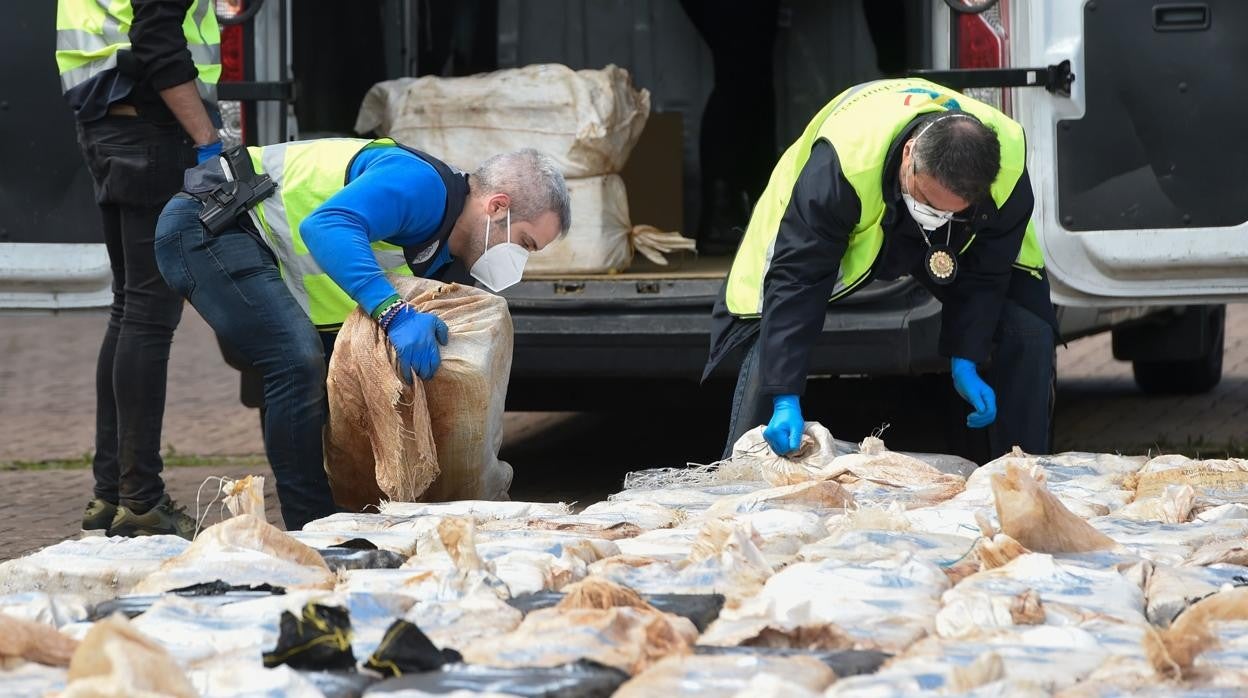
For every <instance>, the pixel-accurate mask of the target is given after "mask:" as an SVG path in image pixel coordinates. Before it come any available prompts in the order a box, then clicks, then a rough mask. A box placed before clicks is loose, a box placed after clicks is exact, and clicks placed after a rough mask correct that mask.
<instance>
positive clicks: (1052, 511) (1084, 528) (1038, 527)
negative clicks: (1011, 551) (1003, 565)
mask: <svg viewBox="0 0 1248 698" xmlns="http://www.w3.org/2000/svg"><path fill="white" fill-rule="evenodd" d="M992 494H993V498H994V499H995V500H996V509H997V518H998V519H999V520H1000V522H1001V532H1002V533H1004V534H1006V535H1008V536H1010V537H1011V538H1013V539H1014V540H1016V541H1018V542H1019V543H1021V544H1022V545H1023V547H1025V548H1027V549H1028V550H1034V551H1036V552H1044V553H1080V552H1088V551H1093V550H1108V549H1110V548H1113V547H1115V543H1114V541H1113V540H1111V539H1110V538H1109V537H1107V536H1105V535H1104V534H1102V533H1101V532H1100V531H1097V530H1096V529H1095V528H1093V527H1092V526H1091V525H1089V524H1088V522H1087V521H1085V520H1084V519H1083V518H1081V517H1079V516H1077V515H1076V514H1074V513H1072V512H1071V511H1070V510H1069V509H1067V508H1066V507H1065V506H1064V505H1063V504H1062V503H1061V500H1059V499H1058V498H1057V497H1055V496H1054V495H1053V494H1052V493H1051V492H1049V490H1048V489H1047V488H1046V487H1045V486H1044V484H1043V483H1042V482H1041V481H1040V480H1037V479H1036V478H1035V477H1033V476H1032V475H1031V474H1030V473H1028V472H1027V471H1025V470H1023V469H1022V468H1021V467H1019V466H1017V465H1014V464H1010V465H1008V466H1006V469H1005V472H1004V473H1002V474H1000V475H994V476H992Z"/></svg>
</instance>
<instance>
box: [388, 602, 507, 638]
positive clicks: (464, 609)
mask: <svg viewBox="0 0 1248 698" xmlns="http://www.w3.org/2000/svg"><path fill="white" fill-rule="evenodd" d="M404 618H405V619H406V620H408V621H409V622H411V623H414V624H415V625H416V626H417V627H419V628H420V629H421V630H422V631H424V633H425V635H426V636H428V637H429V640H430V641H432V642H433V644H435V645H437V646H438V647H451V648H455V649H459V648H462V647H467V646H468V645H470V644H472V643H474V642H476V641H478V640H481V639H485V638H488V637H496V636H498V635H502V634H503V633H508V632H511V631H512V630H515V629H516V627H517V626H519V625H520V621H521V620H523V618H524V614H523V613H521V612H520V611H519V610H518V609H516V608H513V607H512V606H510V605H508V604H507V603H506V602H505V601H503V600H502V599H500V598H498V596H497V595H496V594H493V593H488V592H486V593H471V594H468V595H466V596H464V597H462V598H459V599H454V600H450V601H419V602H417V603H415V604H413V605H412V607H411V608H410V609H409V610H408V611H407V613H406V615H404Z"/></svg>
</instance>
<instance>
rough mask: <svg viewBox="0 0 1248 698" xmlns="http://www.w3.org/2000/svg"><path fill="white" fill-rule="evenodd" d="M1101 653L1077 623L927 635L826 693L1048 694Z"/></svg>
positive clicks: (842, 697) (839, 696)
mask: <svg viewBox="0 0 1248 698" xmlns="http://www.w3.org/2000/svg"><path fill="white" fill-rule="evenodd" d="M1105 656H1106V653H1105V651H1104V649H1103V648H1102V647H1101V644H1100V641H1099V640H1098V638H1096V637H1095V636H1093V635H1092V634H1091V633H1089V632H1087V631H1085V630H1083V629H1080V628H1076V627H1067V628H1055V627H1043V626H1042V627H1036V628H1028V629H1023V630H1021V631H1019V632H996V633H985V634H984V635H983V636H981V637H979V638H976V639H974V640H970V641H965V642H949V641H942V640H939V639H937V638H929V639H927V640H923V641H920V642H919V643H917V644H916V645H914V646H913V647H911V648H910V649H909V650H907V651H906V653H905V654H904V655H902V656H899V657H897V658H895V659H894V660H893V661H891V662H889V663H888V664H887V665H885V667H884V668H882V669H881V670H880V671H879V672H877V673H876V674H874V675H872V676H858V677H852V678H849V679H845V680H843V681H839V682H837V683H836V684H834V685H833V686H832V689H831V690H829V691H828V693H827V694H826V695H827V696H830V697H835V698H847V697H850V696H898V697H900V696H909V695H918V694H923V693H931V694H933V695H942V694H943V695H959V696H968V695H975V696H990V695H991V696H1002V697H1003V698H1004V697H1005V696H1028V695H1051V694H1052V691H1054V690H1059V689H1062V688H1065V687H1067V686H1070V685H1073V684H1074V683H1075V682H1077V681H1079V680H1080V679H1081V678H1083V677H1085V676H1087V675H1088V674H1090V673H1091V672H1092V671H1093V670H1095V669H1096V667H1097V666H1098V665H1100V663H1101V662H1102V661H1104V658H1105Z"/></svg>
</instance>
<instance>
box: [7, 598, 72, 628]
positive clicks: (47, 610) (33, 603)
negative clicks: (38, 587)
mask: <svg viewBox="0 0 1248 698" xmlns="http://www.w3.org/2000/svg"><path fill="white" fill-rule="evenodd" d="M89 605H90V604H88V603H87V601H86V599H85V598H83V597H81V596H77V595H75V594H48V593H45V592H42V591H26V592H21V593H17V594H6V595H4V596H0V613H3V614H5V615H7V616H12V617H13V618H21V619H23V620H32V621H35V622H36V623H43V624H44V625H50V626H52V627H54V628H59V627H61V626H64V625H68V624H70V623H78V622H80V621H83V620H86V618H87V611H88V606H89Z"/></svg>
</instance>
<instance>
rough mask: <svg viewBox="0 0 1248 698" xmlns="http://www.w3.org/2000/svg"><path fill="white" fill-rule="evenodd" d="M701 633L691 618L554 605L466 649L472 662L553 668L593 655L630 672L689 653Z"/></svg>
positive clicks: (631, 609)
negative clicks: (556, 606) (568, 608)
mask: <svg viewBox="0 0 1248 698" xmlns="http://www.w3.org/2000/svg"><path fill="white" fill-rule="evenodd" d="M697 637H698V631H697V629H696V628H695V627H694V625H693V623H692V622H690V621H689V619H688V618H683V617H681V616H674V615H672V614H669V613H662V612H658V611H654V610H650V609H643V608H631V607H614V608H606V609H597V608H592V609H570V610H560V609H554V608H547V609H541V610H537V611H533V612H531V613H529V614H528V615H527V616H525V618H524V620H523V621H521V623H520V625H519V627H517V628H516V629H515V630H513V631H511V632H510V633H507V634H505V635H501V636H498V637H493V638H487V639H484V640H481V641H478V642H476V643H474V644H472V645H469V646H467V647H465V648H464V649H463V655H464V660H465V661H467V662H468V663H470V664H484V665H487V666H497V667H553V666H559V665H561V664H566V663H569V662H575V661H577V660H580V659H590V660H593V661H596V662H598V663H600V664H606V665H607V666H612V667H615V668H617V669H620V670H621V671H624V672H626V673H629V674H635V673H637V672H640V671H644V670H645V669H646V668H647V667H649V666H650V665H651V664H653V663H655V662H657V661H659V660H660V659H663V658H664V657H668V656H674V655H681V654H688V653H689V652H690V650H691V648H692V646H693V644H694V642H695V641H696V640H697Z"/></svg>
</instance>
